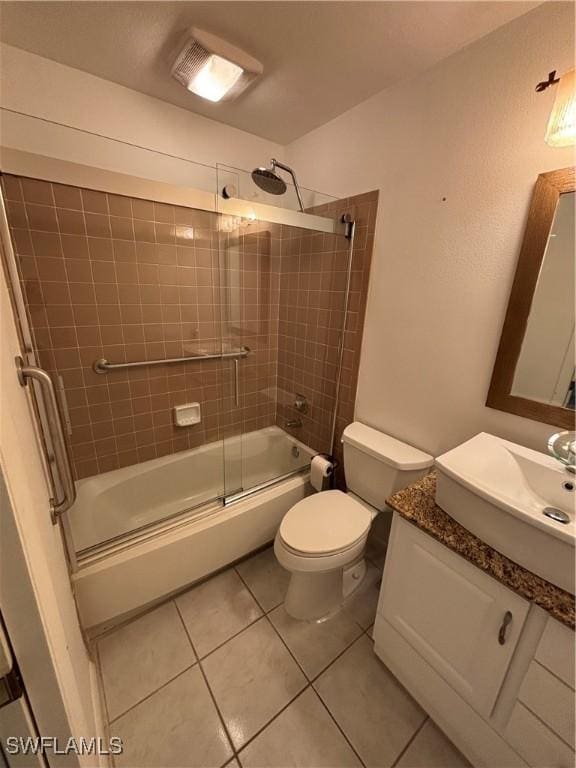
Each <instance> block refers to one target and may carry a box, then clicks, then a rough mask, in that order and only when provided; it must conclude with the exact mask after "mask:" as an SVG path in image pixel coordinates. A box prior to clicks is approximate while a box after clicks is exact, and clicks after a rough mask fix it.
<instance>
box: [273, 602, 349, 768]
mask: <svg viewBox="0 0 576 768" xmlns="http://www.w3.org/2000/svg"><path fill="white" fill-rule="evenodd" d="M266 618H267V619H268V623H269V624H270V625H271V627H272V629H273V630H274V631H275V632H276V634H277V635H278V637H279V638H280V640H281V642H282V643H283V644H284V646H285V648H286V650H287V651H288V653H289V654H290V655H291V656H292V658H293V659H294V661H295V662H296V664H298V666H299V667H300V669H301V670H302V674H303V675H304V677H305V678H306V680H307V681H308V685H307V686H306V688H304V689H303V690H302V691H300V694H298V695H301V694H302V693H304V691H305V690H306V689H307V688H312V690H313V691H314V693H315V694H316V696H317V697H318V698H319V699H320V701H321V702H322V704H323V705H324V707H325V709H326V711H327V712H328V714H329V715H330V717H331V718H332V720H333V721H334V723H335V725H336V727H337V728H338V730H339V731H340V733H341V734H342V736H343V737H344V739H345V740H346V742H347V743H348V744H349V746H350V748H351V749H352V751H353V752H354V754H355V755H356V757H357V758H358V759H359V760H360V763H361V765H364V762H363V761H362V759H361V758H360V755H359V754H358V753H357V752H356V750H355V749H354V747H353V745H352V744H351V742H350V740H349V739H348V737H347V736H346V734H345V733H344V731H343V730H342V728H341V727H340V724H339V723H338V722H337V720H336V718H335V717H334V716H333V715H332V712H330V710H329V709H328V707H327V706H326V704H324V701H323V700H322V697H321V696H320V694H319V693H318V692H317V691H316V689H315V688H314V686H313V685H312V683H313V682H314V680H317V679H318V678H319V677H320V675H323V674H324V672H326V671H327V670H328V669H329V668H330V667H331V666H332V664H333V663H334V662H335V661H336V660H337V659H339V658H340V656H342V654H344V653H346V651H347V650H348V649H349V648H350V647H351V646H352V645H353V644H354V643H355V642H356V640H359V639H360V637H362V635H361V634H360V635H359V636H358V637H357V638H355V639H354V640H353V641H352V642H351V643H350V644H349V645H347V646H346V648H345V649H344V650H343V651H342V653H339V654H338V656H337V657H336V658H334V659H333V660H332V661H331V662H330V664H328V666H327V667H325V668H324V669H323V670H322V671H321V672H319V673H318V675H316V677H315V678H313V679H312V680H310V679H309V677H308V675H307V674H306V672H305V671H304V669H303V667H302V666H301V665H300V663H299V661H298V659H297V658H296V657H295V656H294V654H293V653H292V651H291V650H290V648H289V647H288V644H287V643H286V642H285V640H284V638H283V637H282V635H281V634H280V632H279V631H278V630H277V629H276V627H275V626H274V624H273V623H272V621H270V619H269V618H268V616H266Z"/></svg>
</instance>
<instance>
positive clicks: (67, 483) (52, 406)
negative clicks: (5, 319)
mask: <svg viewBox="0 0 576 768" xmlns="http://www.w3.org/2000/svg"><path fill="white" fill-rule="evenodd" d="M16 370H17V372H18V381H19V382H20V384H21V386H23V387H25V386H26V385H27V384H28V379H34V381H37V382H38V383H39V384H40V387H41V389H42V396H43V400H44V406H45V408H46V419H47V421H48V429H49V431H50V440H51V441H52V446H53V450H54V457H53V458H52V457H50V458H49V464H50V466H51V465H52V462H54V463H55V464H56V467H57V469H58V475H59V478H60V483H61V485H62V498H61V499H57V498H56V496H57V486H56V481H55V479H54V475H53V473H52V469H50V480H51V485H52V498H51V499H50V517H51V519H52V523H54V524H56V522H57V520H58V516H59V515H61V514H62V513H63V512H66V511H67V510H69V509H70V507H71V506H72V504H74V502H75V501H76V486H75V485H74V476H73V474H72V466H71V464H70V457H69V456H68V449H67V447H66V440H65V438H64V429H63V427H62V419H61V417H60V409H59V408H58V400H57V398H56V390H55V389H54V383H53V381H52V379H51V378H50V376H49V374H48V373H47V372H46V371H44V370H42V368H35V367H34V366H32V365H24V361H23V360H22V358H21V357H20V356H19V355H18V356H17V357H16Z"/></svg>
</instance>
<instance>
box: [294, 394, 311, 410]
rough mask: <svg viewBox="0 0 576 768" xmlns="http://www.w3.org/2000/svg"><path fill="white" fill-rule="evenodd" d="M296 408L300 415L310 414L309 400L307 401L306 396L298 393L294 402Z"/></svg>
mask: <svg viewBox="0 0 576 768" xmlns="http://www.w3.org/2000/svg"><path fill="white" fill-rule="evenodd" d="M294 408H296V410H297V411H298V413H308V400H306V398H305V396H304V395H300V394H298V392H297V393H296V399H295V400H294Z"/></svg>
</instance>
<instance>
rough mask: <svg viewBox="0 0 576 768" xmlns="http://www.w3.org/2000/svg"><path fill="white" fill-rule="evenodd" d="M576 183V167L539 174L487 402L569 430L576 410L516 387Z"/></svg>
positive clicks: (572, 424) (500, 408)
mask: <svg viewBox="0 0 576 768" xmlns="http://www.w3.org/2000/svg"><path fill="white" fill-rule="evenodd" d="M574 182H575V169H574V168H562V169H561V170H558V171H550V172H549V173H541V174H540V175H539V176H538V179H537V181H536V186H535V187H534V194H533V195H532V202H531V204H530V211H529V213H528V221H527V224H526V232H525V234H524V240H523V242H522V248H521V250H520V257H519V259H518V265H517V267H516V274H515V276H514V282H513V284H512V290H511V292H510V299H509V300H508V309H507V311H506V318H505V320H504V325H503V327H502V335H501V337H500V346H499V347H498V353H497V355H496V360H495V362H494V370H493V371H492V381H491V382H490V389H489V391H488V398H487V400H486V405H487V406H488V407H490V408H497V409H498V410H499V411H506V412H507V413H515V414H516V415H517V416H524V417H525V418H527V419H534V420H535V421H543V422H545V423H546V424H552V425H554V426H556V427H561V428H563V429H574V421H575V412H574V411H573V410H572V409H570V408H563V407H562V406H559V405H550V404H548V403H540V402H538V401H537V400H529V399H528V398H526V397H518V396H517V395H513V394H512V385H513V382H514V374H515V372H516V364H517V363H518V358H519V357H520V351H521V349H522V342H523V341H524V335H525V333H526V326H527V324H528V317H529V315H530V308H531V306H532V299H533V297H534V291H535V290H536V284H537V282H538V276H539V274H540V267H541V265H542V261H543V260H544V255H545V253H546V246H547V244H548V237H549V235H550V229H551V228H552V223H553V221H554V214H555V213H556V207H557V205H558V200H559V197H560V195H562V194H565V193H566V192H574V190H575V183H574Z"/></svg>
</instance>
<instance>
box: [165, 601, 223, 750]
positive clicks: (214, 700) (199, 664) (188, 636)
mask: <svg viewBox="0 0 576 768" xmlns="http://www.w3.org/2000/svg"><path fill="white" fill-rule="evenodd" d="M172 602H173V603H174V605H175V606H176V611H177V613H178V616H179V617H180V621H181V622H182V626H183V627H184V632H185V633H186V637H187V638H188V642H189V643H190V646H191V648H192V652H193V653H194V655H195V656H196V658H197V659H198V668H199V669H200V674H201V675H202V678H203V680H204V684H205V685H206V688H207V689H208V693H209V695H210V698H211V699H212V702H213V704H214V708H215V709H216V712H217V714H218V717H219V718H220V722H221V723H222V727H223V728H224V733H225V734H226V738H227V739H228V742H229V744H230V748H231V750H232V757H231V758H227V759H226V761H225V762H224V763H223V765H226V764H227V763H229V762H230V761H231V760H233V759H234V758H238V752H237V750H236V747H235V746H234V742H233V741H232V737H231V736H230V733H229V731H228V726H227V725H226V721H225V720H224V717H223V716H222V712H221V711H220V707H219V706H218V702H217V701H216V696H215V695H214V692H213V691H212V688H211V687H210V683H209V682H208V677H207V675H206V672H205V671H204V668H203V666H202V662H201V660H200V657H199V656H198V654H197V653H196V648H195V647H194V643H193V642H192V638H191V637H190V634H189V632H188V627H187V626H186V622H185V621H184V617H183V616H182V614H181V613H180V609H179V608H178V605H177V604H176V601H175V600H173V601H172Z"/></svg>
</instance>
